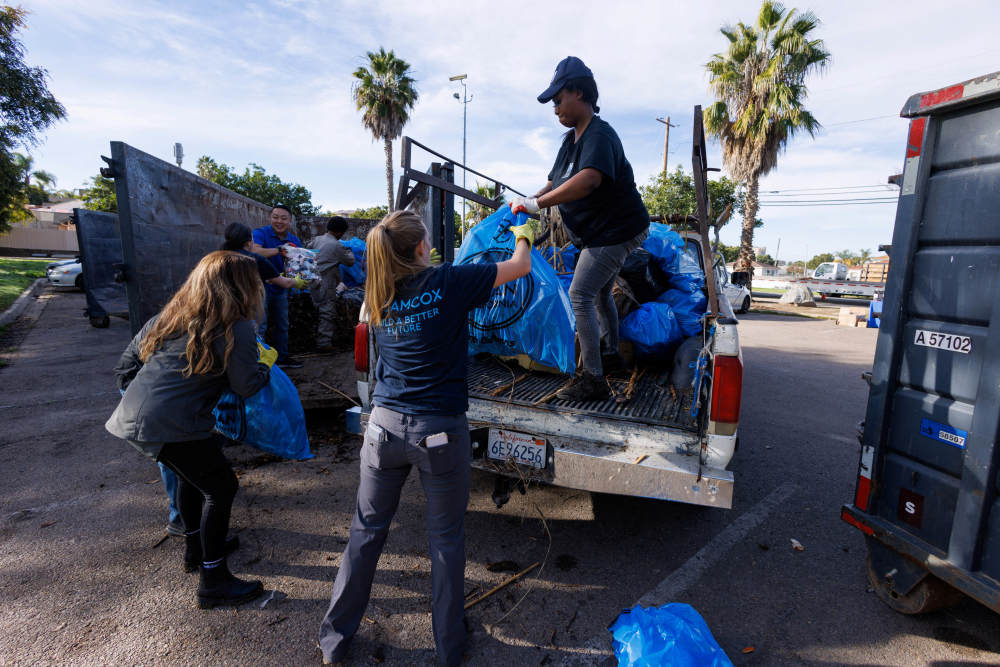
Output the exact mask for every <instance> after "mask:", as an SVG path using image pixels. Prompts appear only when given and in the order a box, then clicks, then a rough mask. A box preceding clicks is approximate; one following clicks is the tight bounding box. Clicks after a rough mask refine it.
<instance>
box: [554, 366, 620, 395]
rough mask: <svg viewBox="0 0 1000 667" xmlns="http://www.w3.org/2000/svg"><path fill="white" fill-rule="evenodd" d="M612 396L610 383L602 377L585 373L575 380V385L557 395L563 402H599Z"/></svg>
mask: <svg viewBox="0 0 1000 667" xmlns="http://www.w3.org/2000/svg"><path fill="white" fill-rule="evenodd" d="M610 395H611V392H610V391H609V390H608V383H607V382H606V381H605V380H604V378H603V377H602V376H600V375H594V374H592V373H587V372H586V371H584V372H583V373H581V374H580V375H579V376H577V377H576V378H574V380H573V383H572V384H571V385H569V386H568V387H566V388H565V389H563V390H562V391H560V392H559V393H558V394H556V398H558V399H559V400H561V401H575V402H583V401H598V400H604V399H606V398H608V397H609V396H610Z"/></svg>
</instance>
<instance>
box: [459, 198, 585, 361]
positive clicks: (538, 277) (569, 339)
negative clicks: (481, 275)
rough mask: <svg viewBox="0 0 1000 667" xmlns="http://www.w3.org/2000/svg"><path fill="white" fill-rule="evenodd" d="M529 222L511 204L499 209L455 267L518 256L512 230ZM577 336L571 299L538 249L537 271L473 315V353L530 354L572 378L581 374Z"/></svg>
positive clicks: (473, 234)
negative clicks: (578, 367) (511, 207)
mask: <svg viewBox="0 0 1000 667" xmlns="http://www.w3.org/2000/svg"><path fill="white" fill-rule="evenodd" d="M526 220H527V216H525V215H524V214H523V213H520V214H518V215H517V216H515V215H514V214H513V213H511V210H510V207H509V206H503V207H502V208H500V209H498V210H497V212H496V213H494V214H493V215H490V216H489V217H487V218H485V219H484V220H483V221H482V222H480V223H479V224H478V225H476V226H475V227H473V228H472V229H471V230H470V231H469V233H468V234H467V235H466V237H465V240H464V241H463V242H462V247H461V248H459V250H458V253H457V254H456V256H455V264H477V263H481V262H502V261H504V260H506V259H509V258H510V257H511V256H513V254H514V235H513V234H512V233H511V232H510V229H509V228H510V227H511V226H516V225H519V224H523V223H524V222H525V221H526ZM575 333H576V320H575V319H574V317H573V308H572V306H570V303H569V296H568V295H567V293H566V290H565V288H563V286H562V285H561V284H560V281H559V277H558V276H557V275H556V272H555V270H553V268H552V267H551V266H550V265H549V264H548V262H546V261H545V259H544V258H543V257H542V255H541V253H540V252H538V251H537V250H532V251H531V273H529V274H528V275H527V276H524V277H523V278H519V279H517V280H514V281H511V282H509V283H507V284H505V285H501V286H500V287H497V288H494V289H493V292H492V293H491V294H490V298H489V301H487V302H486V304H484V305H482V306H480V307H478V308H476V309H475V310H473V311H472V312H471V313H469V353H470V354H476V353H479V352H489V353H492V354H499V355H508V356H512V355H518V354H526V355H528V357H530V358H531V359H533V360H535V361H537V362H539V363H541V364H545V365H546V366H552V367H554V368H558V369H559V370H560V371H562V372H563V373H568V374H573V373H574V372H576V345H575Z"/></svg>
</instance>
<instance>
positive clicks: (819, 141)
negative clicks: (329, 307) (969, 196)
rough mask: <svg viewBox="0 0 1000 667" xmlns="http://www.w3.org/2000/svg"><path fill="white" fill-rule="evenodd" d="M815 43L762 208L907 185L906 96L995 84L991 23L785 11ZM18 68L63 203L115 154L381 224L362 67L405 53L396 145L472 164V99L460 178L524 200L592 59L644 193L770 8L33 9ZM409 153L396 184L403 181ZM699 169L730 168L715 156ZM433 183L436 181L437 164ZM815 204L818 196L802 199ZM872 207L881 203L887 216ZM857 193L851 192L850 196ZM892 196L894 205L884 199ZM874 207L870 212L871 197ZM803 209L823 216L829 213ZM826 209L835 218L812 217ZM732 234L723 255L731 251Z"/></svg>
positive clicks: (773, 236)
mask: <svg viewBox="0 0 1000 667" xmlns="http://www.w3.org/2000/svg"><path fill="white" fill-rule="evenodd" d="M789 5H791V6H797V7H799V8H801V9H810V10H812V11H813V12H815V13H816V14H817V15H818V16H819V18H820V19H821V21H822V24H821V25H820V27H819V28H818V29H817V30H816V31H815V34H816V36H818V37H821V38H823V39H824V40H825V42H826V45H827V48H828V50H829V51H831V53H832V56H833V59H832V63H831V66H830V67H829V69H828V71H827V72H825V73H824V74H822V75H820V76H816V77H814V78H813V79H812V80H810V81H809V82H808V83H809V89H810V97H809V104H808V106H809V108H810V109H811V110H812V111H813V113H814V114H815V115H816V116H817V118H818V119H819V120H820V122H821V123H822V124H823V125H824V129H823V130H822V131H821V132H820V133H819V134H818V135H817V137H816V138H815V139H811V138H809V137H808V135H807V136H806V137H804V138H800V139H796V140H795V141H794V142H792V143H791V144H790V145H789V146H788V149H787V151H786V152H785V153H784V154H783V155H782V156H781V157H780V158H779V162H778V167H777V169H776V170H775V171H773V172H772V173H771V174H769V175H768V176H767V177H766V178H765V179H764V180H763V181H762V186H761V191H762V197H764V196H765V195H767V194H768V193H772V192H777V193H780V194H781V195H782V196H781V197H779V196H772V197H770V199H771V200H772V201H794V200H796V199H797V198H798V197H784V195H785V194H795V191H796V190H799V191H800V194H799V196H800V197H801V196H803V193H804V192H805V191H807V190H806V189H813V188H850V187H852V186H880V185H881V184H884V183H885V182H886V178H887V177H888V176H889V175H890V174H893V173H898V172H899V171H901V169H902V159H903V152H904V143H905V135H906V121H904V120H901V119H899V118H898V113H899V109H900V108H901V107H902V105H903V103H904V102H905V101H906V99H907V98H908V97H909V95H910V94H912V93H915V92H918V91H926V90H932V89H936V88H939V87H942V86H945V85H949V84H952V83H957V82H959V81H963V80H965V79H969V78H972V77H974V76H979V75H981V74H985V73H987V72H990V71H993V70H995V69H997V66H996V63H997V62H1000V46H998V45H997V43H996V39H995V30H996V26H997V25H998V24H1000V20H998V19H1000V5H997V4H994V3H981V2H979V3H977V2H963V1H961V0H959V1H955V2H950V3H940V2H923V1H913V2H880V3H870V2H853V1H849V2H813V3H810V4H805V3H800V4H797V3H789ZM24 6H25V8H26V9H28V10H30V11H31V12H32V13H31V15H30V16H29V17H28V29H27V31H26V32H25V33H24V34H23V39H24V43H25V45H26V47H27V60H28V62H29V63H31V64H33V65H40V66H43V67H45V68H47V69H48V70H49V73H50V77H51V80H50V88H51V90H52V91H53V93H55V95H56V96H57V97H58V99H60V101H62V102H63V104H64V105H65V106H66V109H67V111H68V118H67V120H66V121H64V122H61V123H59V124H58V125H56V126H55V127H53V128H52V129H50V130H49V131H48V133H47V138H46V141H45V142H44V143H43V144H42V145H41V146H40V147H38V148H37V149H36V150H34V151H33V155H34V156H35V160H36V166H37V167H40V168H43V169H46V170H48V171H50V172H52V173H54V174H55V175H56V176H57V178H58V179H59V186H60V187H65V188H74V187H80V186H81V185H83V184H84V183H85V182H86V181H87V180H88V179H89V177H91V176H93V175H94V174H96V173H97V170H98V168H99V167H100V166H101V165H102V163H101V161H100V155H102V154H104V155H107V154H109V142H110V141H112V140H121V141H125V142H128V143H130V144H132V145H133V146H136V147H137V148H140V149H142V150H145V151H147V152H149V153H152V154H154V155H157V156H159V157H162V158H163V159H166V160H170V161H172V147H173V144H174V142H177V141H179V142H181V143H183V145H184V152H185V161H184V167H185V168H193V167H194V163H195V161H196V160H197V158H198V157H199V156H201V155H210V156H212V157H213V158H215V159H216V160H218V161H220V162H225V163H227V164H229V165H232V166H236V167H239V168H243V167H244V166H246V165H247V164H248V163H250V162H256V163H258V164H261V165H263V166H264V167H265V168H266V169H267V170H268V171H269V172H272V173H276V174H277V175H279V176H280V177H281V178H282V179H284V180H287V181H293V182H297V183H301V184H303V185H305V186H306V187H308V188H309V189H310V190H311V191H312V193H313V202H314V203H316V204H318V205H321V206H322V207H323V208H325V209H348V208H354V207H357V206H370V205H375V204H384V203H385V168H384V159H385V158H384V152H383V148H382V145H381V143H373V142H372V140H371V136H370V135H369V134H368V133H367V131H365V130H364V128H363V127H362V126H361V123H360V118H359V115H358V113H357V111H356V110H355V108H354V105H353V104H352V102H351V97H350V90H351V81H352V77H351V73H352V72H353V71H354V69H355V68H356V67H358V66H359V65H362V64H364V54H365V52H366V51H369V50H373V49H377V48H378V47H379V46H384V47H386V48H387V49H393V50H395V51H396V53H397V55H399V56H400V57H402V58H404V59H405V60H407V61H408V62H409V63H410V64H411V66H412V71H413V75H414V77H415V78H416V79H417V86H418V90H419V93H420V99H419V101H418V103H417V105H416V107H415V108H414V110H413V114H412V117H411V122H410V123H409V125H407V127H406V129H405V133H406V134H408V135H409V136H411V137H413V138H414V139H416V140H417V141H420V142H421V143H424V144H426V145H428V146H430V147H432V148H434V149H436V150H438V151H439V152H441V153H444V154H447V155H451V156H454V157H456V158H458V159H460V158H461V151H462V106H461V104H460V103H459V102H458V101H457V100H455V99H454V98H453V97H452V94H453V93H454V92H457V91H459V90H460V88H459V87H458V86H457V85H456V84H454V83H450V82H449V81H448V77H449V76H451V75H454V74H462V73H467V74H468V76H469V78H468V86H469V93H470V95H472V96H473V100H472V102H470V103H469V106H468V114H469V118H468V151H467V152H468V161H467V164H469V166H470V167H472V168H474V169H476V170H478V171H481V172H483V173H486V174H490V175H493V176H495V177H496V178H499V179H500V180H502V181H504V182H506V183H509V184H510V185H512V186H514V187H516V188H518V189H520V190H524V191H532V192H533V191H534V190H536V189H537V188H538V187H540V186H541V185H542V183H543V182H544V178H545V174H546V173H547V172H548V169H549V167H550V166H551V163H552V161H553V159H554V157H555V152H556V148H557V146H558V142H559V140H560V136H561V133H562V131H563V128H562V127H561V126H560V125H559V124H558V121H557V120H556V118H555V116H554V115H553V114H552V110H551V105H542V104H539V103H538V102H536V101H535V96H536V95H537V94H538V93H539V92H540V91H541V90H543V89H544V88H545V87H546V86H547V84H548V82H549V79H550V77H551V75H552V71H553V69H554V67H555V64H556V63H557V62H558V61H559V60H560V59H562V58H563V57H565V56H566V55H570V54H572V55H576V56H579V57H580V58H582V59H583V60H584V61H585V62H586V63H587V64H588V66H590V68H591V69H592V70H593V71H594V74H595V77H596V79H597V82H598V86H599V89H600V105H601V108H602V113H601V116H602V117H603V118H604V119H605V120H607V121H608V122H610V123H611V124H612V125H613V126H614V127H615V128H616V129H617V131H618V133H619V135H620V136H621V138H622V142H623V144H624V146H625V151H626V155H627V156H628V158H629V160H630V161H631V162H632V166H633V168H634V171H635V174H636V180H637V182H639V183H640V184H643V183H646V182H648V181H649V179H650V177H651V176H653V175H654V174H656V173H657V172H658V171H659V169H660V167H661V164H662V160H663V125H662V124H660V123H658V122H656V120H655V119H656V117H658V116H665V115H669V116H670V117H671V121H672V122H673V123H674V124H676V125H677V126H678V127H676V128H674V129H672V130H671V143H670V165H671V168H673V166H674V165H676V164H682V165H684V167H685V168H686V169H690V154H689V151H690V146H691V143H690V140H691V115H692V109H693V106H694V105H695V104H702V105H706V106H707V105H708V104H709V103H710V102H711V97H710V94H709V92H708V79H707V76H706V74H705V70H704V64H705V62H706V61H707V60H708V59H709V58H710V57H711V55H712V54H713V53H715V52H717V51H721V50H723V49H724V48H725V38H724V37H723V36H722V35H721V34H719V32H718V29H719V27H720V26H721V25H723V24H727V23H733V22H735V21H739V20H743V21H752V20H753V18H754V17H755V15H756V11H757V8H758V7H759V3H758V2H736V1H732V2H722V1H705V2H700V3H690V2H666V1H664V0H652V1H649V2H646V1H634V2H629V1H623V2H620V3H617V4H612V3H607V2H600V3H598V2H586V1H584V0H578V1H577V2H573V3H564V2H546V3H543V2H537V0H536V1H534V2H520V1H516V0H515V1H509V2H505V3H503V4H501V5H498V4H497V3H495V2H476V1H472V0H465V1H453V0H441V1H437V2H434V3H420V2H412V1H407V2H354V1H345V2H323V1H319V0H272V1H270V2H264V1H261V2H248V3H236V2H231V3H227V2H193V1H183V0H180V1H175V2H157V1H155V0H150V1H147V2H125V1H118V2H109V1H105V0H89V1H88V2H87V3H78V2H70V1H69V0H34V1H32V2H27V3H25V5H24ZM398 159H399V158H398V152H396V153H395V154H394V162H395V163H396V164H397V165H398ZM709 161H710V163H711V164H713V165H714V166H721V158H720V156H719V151H718V147H717V146H714V145H713V146H711V147H710V154H709ZM426 162H428V163H429V159H427V160H426ZM808 191H809V192H819V191H818V190H808ZM877 191H878V188H874V189H872V192H870V194H876V193H877ZM848 192H850V190H848ZM886 192H888V193H890V194H894V192H895V191H894V189H890V188H886ZM870 194H866V195H863V196H864V197H868V196H870ZM806 198H807V199H808V198H812V199H818V198H820V197H817V196H812V197H809V196H806ZM822 198H824V199H830V198H833V197H830V196H826V195H824V196H822ZM894 214H895V206H894V205H892V204H889V205H884V204H876V205H858V206H823V207H819V206H803V207H776V206H767V205H765V206H764V207H763V208H762V209H761V212H760V214H759V216H760V217H761V218H762V219H763V220H764V222H765V224H764V227H762V228H761V229H759V230H758V232H757V236H756V241H755V243H756V244H757V245H763V246H766V247H767V249H768V252H769V253H771V254H772V255H773V254H774V253H775V251H776V249H777V246H778V241H779V239H780V244H781V245H780V251H779V256H780V258H781V259H800V258H802V257H805V256H807V255H808V256H811V255H813V254H816V253H817V252H825V251H836V250H839V249H844V248H850V249H859V248H869V249H872V250H875V248H876V247H877V246H878V244H879V243H888V242H890V241H891V236H892V225H893V219H894ZM738 237H739V229H738V225H737V224H736V223H735V221H734V222H731V223H730V224H729V225H728V226H727V227H726V228H724V230H723V233H722V240H723V242H725V243H730V244H734V243H736V242H737V241H738Z"/></svg>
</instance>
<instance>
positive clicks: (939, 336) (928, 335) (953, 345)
mask: <svg viewBox="0 0 1000 667" xmlns="http://www.w3.org/2000/svg"><path fill="white" fill-rule="evenodd" d="M913 343H914V345H923V346H924V347H933V348H937V349H939V350H948V351H949V352H961V353H962V354H968V353H969V352H972V339H971V338H969V337H968V336H956V335H954V334H945V333H940V332H938V331H924V330H923V329H917V332H916V334H914V336H913Z"/></svg>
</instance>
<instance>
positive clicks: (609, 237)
mask: <svg viewBox="0 0 1000 667" xmlns="http://www.w3.org/2000/svg"><path fill="white" fill-rule="evenodd" d="M549 100H551V101H552V104H553V105H554V111H555V114H556V116H558V117H559V122H560V123H561V124H562V125H563V126H564V127H568V128H570V130H569V132H567V133H566V134H565V135H564V136H563V141H562V145H561V146H560V148H559V152H558V153H557V154H556V160H555V163H554V164H553V165H552V170H551V171H550V172H549V180H548V183H546V184H545V186H544V187H542V189H541V190H539V191H538V192H537V193H536V194H535V196H534V197H516V198H514V199H513V200H512V201H511V203H510V207H511V209H512V210H513V211H514V212H517V211H525V212H527V213H537V212H538V211H539V210H540V209H543V208H548V207H550V206H558V207H559V213H560V214H561V215H562V220H563V224H564V225H565V227H566V230H567V231H568V232H569V236H570V240H572V241H573V244H574V245H575V246H576V247H577V248H578V249H579V250H580V257H579V259H577V262H576V270H575V271H574V274H573V282H572V283H571V284H570V288H569V298H570V301H571V303H572V304H573V313H574V314H575V315H576V329H577V334H578V336H579V338H580V356H581V363H580V367H581V368H580V371H579V372H578V374H577V377H576V378H575V379H574V381H573V383H572V384H570V385H569V386H568V387H566V388H565V389H563V390H562V391H560V392H559V398H561V399H563V400H568V401H588V400H595V399H603V398H607V397H608V395H609V390H608V385H607V382H606V381H605V380H604V374H605V373H610V372H612V371H615V370H619V369H620V368H621V367H622V366H623V365H624V364H623V361H622V358H621V355H620V354H619V353H618V311H617V309H616V308H615V302H614V299H613V298H612V297H611V288H612V287H613V286H614V282H615V277H616V276H617V275H618V272H619V271H620V270H621V268H622V265H623V264H624V263H625V258H626V257H628V255H629V253H630V252H632V251H633V250H635V249H636V248H638V247H639V246H640V245H642V242H643V240H645V238H646V235H647V233H648V230H649V213H648V212H647V211H646V206H645V205H644V204H643V203H642V197H641V196H640V195H639V191H638V189H637V188H636V187H635V175H634V174H633V173H632V165H630V164H629V161H628V160H627V159H626V158H625V150H624V149H623V148H622V142H621V140H620V139H619V138H618V134H617V133H615V131H614V129H613V128H612V127H611V125H609V124H608V123H607V122H606V121H604V120H602V119H601V118H600V117H599V116H598V115H597V113H598V112H599V111H600V107H599V106H597V83H596V82H595V80H594V74H593V73H592V72H591V71H590V68H589V67H587V66H586V65H584V64H583V61H582V60H580V59H579V58H575V57H573V56H569V57H567V58H564V59H563V60H562V61H560V63H559V65H558V66H557V67H556V72H555V75H554V76H553V77H552V82H551V83H550V84H549V87H548V88H546V89H545V90H544V91H543V92H542V94H541V95H539V96H538V101H539V102H541V103H542V104H545V103H546V102H548V101H549Z"/></svg>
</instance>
